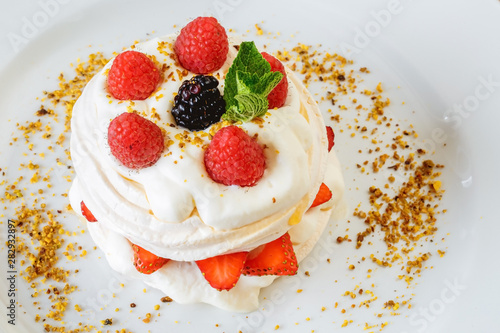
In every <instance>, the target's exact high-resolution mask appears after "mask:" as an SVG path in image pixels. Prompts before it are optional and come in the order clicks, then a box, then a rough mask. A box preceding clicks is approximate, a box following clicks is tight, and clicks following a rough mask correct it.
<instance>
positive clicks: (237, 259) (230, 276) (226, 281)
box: [196, 252, 247, 291]
mask: <svg viewBox="0 0 500 333" xmlns="http://www.w3.org/2000/svg"><path fill="white" fill-rule="evenodd" d="M246 257H247V252H238V253H231V254H223V255H220V256H216V257H212V258H208V259H204V260H198V261H196V265H198V268H199V269H200V271H201V273H202V274H203V276H204V277H205V279H206V280H207V281H208V283H210V285H211V286H212V287H213V288H215V289H217V290H219V291H220V290H229V289H231V288H233V287H234V286H235V285H236V282H238V280H239V278H240V275H241V272H242V270H243V266H244V264H245V259H246Z"/></svg>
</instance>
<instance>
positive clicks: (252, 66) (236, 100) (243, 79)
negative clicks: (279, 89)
mask: <svg viewBox="0 0 500 333" xmlns="http://www.w3.org/2000/svg"><path fill="white" fill-rule="evenodd" d="M282 77H283V74H281V73H280V72H271V65H270V64H269V63H268V62H267V60H266V59H264V57H262V55H261V54H260V52H259V50H258V49H257V47H256V46H255V44H254V42H242V43H241V45H240V49H239V51H238V54H237V55H236V58H235V59H234V61H233V64H232V65H231V67H230V68H229V71H228V72H227V74H226V79H225V84H224V100H225V101H226V113H225V114H224V116H223V119H225V120H232V121H249V120H252V119H253V118H255V117H260V116H262V115H264V114H265V113H266V112H267V108H268V102H267V95H269V93H270V92H271V90H273V89H274V87H276V85H277V84H278V83H279V82H280V81H281V79H282Z"/></svg>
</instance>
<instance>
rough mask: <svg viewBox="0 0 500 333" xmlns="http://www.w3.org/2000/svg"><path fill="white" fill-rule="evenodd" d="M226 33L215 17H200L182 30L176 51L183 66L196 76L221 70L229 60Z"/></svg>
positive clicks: (176, 43)
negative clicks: (227, 59)
mask: <svg viewBox="0 0 500 333" xmlns="http://www.w3.org/2000/svg"><path fill="white" fill-rule="evenodd" d="M228 50H229V42H228V40H227V35H226V31H225V30H224V27H222V26H221V25H220V24H219V22H217V20H216V19H215V18H213V17H198V18H196V19H194V20H193V21H191V22H189V23H188V24H187V25H186V26H185V27H184V28H182V30H181V33H180V35H179V37H177V39H176V40H175V45H174V51H175V54H176V55H177V58H178V59H179V62H180V63H181V65H182V66H183V67H184V68H185V69H187V70H190V71H191V72H194V73H196V74H207V73H211V72H215V71H216V70H218V69H220V68H221V67H222V65H223V64H224V62H225V61H226V58H227V52H228Z"/></svg>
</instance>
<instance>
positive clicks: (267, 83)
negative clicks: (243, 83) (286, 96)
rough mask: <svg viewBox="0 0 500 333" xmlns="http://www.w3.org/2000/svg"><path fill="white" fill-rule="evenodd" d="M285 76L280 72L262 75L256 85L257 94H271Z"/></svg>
mask: <svg viewBox="0 0 500 333" xmlns="http://www.w3.org/2000/svg"><path fill="white" fill-rule="evenodd" d="M282 78H283V74H281V73H280V72H271V71H270V72H269V73H266V74H264V75H263V76H262V77H260V80H259V83H258V84H257V85H256V86H255V87H254V92H255V93H256V94H261V95H265V96H266V97H267V95H269V93H270V92H271V90H273V89H274V87H276V86H277V85H278V83H280V81H281V79H282Z"/></svg>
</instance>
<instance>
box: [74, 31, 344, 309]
mask: <svg viewBox="0 0 500 333" xmlns="http://www.w3.org/2000/svg"><path fill="white" fill-rule="evenodd" d="M174 41H175V36H173V35H171V36H166V37H162V38H156V39H153V40H150V41H147V42H144V43H140V44H137V45H136V46H135V50H137V51H140V52H143V53H145V54H147V55H149V56H152V57H154V58H155V59H156V61H157V63H159V67H162V68H164V73H163V75H164V79H163V81H162V83H161V85H160V86H159V87H158V89H156V91H155V92H154V93H153V94H152V96H150V97H149V98H148V99H146V100H144V101H119V100H116V99H114V98H113V97H111V95H109V93H108V92H107V87H106V85H107V84H106V79H107V71H108V70H109V68H110V66H111V65H112V61H110V62H109V63H108V64H107V65H106V66H105V68H104V69H103V70H102V71H101V72H100V73H98V74H97V75H95V76H94V78H93V79H92V80H91V81H90V82H89V83H88V85H87V87H86V88H85V90H84V92H83V94H82V96H81V97H80V98H79V100H78V101H77V103H76V104H75V106H74V108H73V117H72V123H71V128H72V136H71V147H70V148H71V157H72V160H73V163H74V168H75V171H76V175H77V177H76V178H75V180H74V182H73V185H72V188H71V190H70V193H69V197H70V202H71V205H72V207H73V208H74V210H75V211H76V212H77V213H78V214H80V208H79V207H80V202H81V201H84V202H85V204H86V206H87V207H88V208H89V209H90V211H91V212H92V213H93V215H94V216H95V217H96V219H97V220H98V221H99V222H98V223H89V224H88V227H89V230H90V232H91V235H92V238H93V239H94V241H95V242H96V244H97V245H98V246H99V247H100V248H101V249H102V250H103V251H104V252H105V254H106V258H107V259H108V261H109V263H110V265H111V266H112V268H113V269H115V270H117V271H119V272H121V273H123V274H126V275H127V276H135V277H138V278H140V279H142V280H144V281H145V282H146V283H148V284H150V285H152V286H154V287H157V288H158V289H161V290H162V291H164V292H165V293H166V294H168V295H169V296H170V297H172V298H173V299H174V300H176V301H177V302H180V303H192V302H207V303H210V304H213V305H216V306H218V307H221V308H225V309H228V310H233V311H250V310H252V309H254V308H255V307H256V306H257V304H258V294H259V290H260V288H262V287H265V286H267V285H269V284H271V283H272V281H273V280H274V278H275V277H273V276H268V277H249V276H242V277H241V278H240V281H239V282H238V283H237V285H236V286H235V287H234V288H233V289H231V290H230V291H229V292H219V291H217V290H215V289H213V288H211V287H210V286H209V285H208V283H207V282H206V280H205V279H204V278H203V276H202V275H201V273H200V272H199V270H198V268H197V266H196V264H195V263H194V261H195V260H201V259H205V258H208V257H212V256H216V255H219V254H223V253H230V252H240V251H250V250H252V249H254V248H256V247H257V246H259V245H261V244H265V243H268V242H270V241H272V240H274V239H276V238H278V237H279V236H281V235H282V234H284V233H285V232H287V231H289V232H290V235H291V238H292V242H293V243H294V249H295V250H296V254H297V257H298V259H299V260H301V259H302V258H303V257H304V256H305V255H306V254H307V253H308V252H309V251H310V250H311V248H312V246H313V245H314V244H315V242H316V241H317V239H318V238H319V236H320V235H321V232H322V231H323V229H324V227H325V226H326V224H327V222H328V220H329V218H330V215H331V213H332V211H333V209H334V208H335V209H336V210H338V209H339V207H340V206H342V205H343V204H342V195H343V189H344V184H343V179H342V174H341V172H340V164H339V162H338V160H337V158H336V156H335V153H334V151H333V150H332V151H331V152H330V153H328V152H327V149H326V147H327V145H328V140H327V136H326V131H325V130H324V128H325V125H324V123H323V119H322V115H321V112H320V110H319V108H318V106H317V104H316V103H315V102H314V100H313V99H312V97H311V95H310V93H309V92H308V91H307V89H306V88H305V87H304V86H303V84H302V83H301V82H300V81H299V80H298V79H297V78H296V76H295V75H294V74H293V72H291V71H289V70H287V77H288V80H289V89H288V96H287V100H286V103H285V105H284V106H283V107H281V108H279V109H274V110H269V111H268V113H267V114H266V115H265V116H264V117H263V118H262V119H263V121H262V122H258V121H251V122H247V123H243V124H238V126H240V127H241V128H243V129H244V130H245V131H246V132H247V133H248V134H249V135H250V136H254V135H257V137H258V142H259V144H261V145H265V147H266V148H265V150H264V152H265V156H266V170H265V173H264V175H263V177H262V178H261V179H260V180H259V182H258V183H257V184H256V185H255V186H253V187H238V186H225V185H221V184H217V183H215V182H214V181H212V180H211V179H210V177H209V176H208V174H207V172H206V170H205V167H204V164H203V154H204V145H207V144H208V143H209V142H210V139H209V138H210V134H211V132H210V131H211V129H210V128H208V129H206V130H204V131H199V132H195V133H193V132H190V131H188V130H186V129H184V128H182V127H177V126H174V125H175V120H174V119H173V117H172V115H171V114H170V110H171V109H172V106H173V99H174V96H175V94H176V93H177V91H178V89H179V87H180V85H181V83H182V81H183V80H186V79H189V78H190V77H192V76H193V75H194V74H192V73H189V72H187V71H185V70H183V69H182V68H180V67H179V65H178V64H176V62H175V60H173V58H175V57H173V58H172V57H170V53H172V52H173V51H172V49H171V46H172V45H173V43H174ZM231 44H232V41H231V40H230V45H231ZM236 54H237V51H236V48H233V47H230V50H229V53H228V57H227V60H226V62H225V64H224V65H223V66H222V68H221V69H220V70H219V71H217V72H216V73H213V75H214V76H216V77H217V78H218V80H219V88H220V89H221V90H222V89H223V86H224V79H223V78H224V75H225V73H227V70H228V69H229V67H230V66H231V64H232V62H233V60H234V58H235V57H236ZM130 111H135V112H138V113H139V114H141V115H142V116H144V117H145V118H147V119H150V120H151V121H153V122H155V123H156V124H157V125H158V126H160V128H162V129H163V130H164V131H165V134H166V136H167V142H168V144H167V146H168V148H167V149H166V150H165V151H164V153H163V155H162V157H161V158H160V159H159V161H158V162H157V163H156V164H155V165H153V166H151V167H148V168H144V169H141V170H131V169H128V168H126V167H124V166H122V165H120V163H119V161H117V160H116V159H115V158H114V157H113V155H112V154H111V152H110V150H109V146H108V144H107V130H108V126H109V123H110V121H111V120H112V119H113V118H115V117H116V116H118V115H120V114H121V113H123V112H130ZM213 126H216V125H213ZM322 182H325V183H326V184H327V185H328V187H329V188H330V189H331V190H332V192H333V198H332V200H330V201H329V202H327V203H324V204H323V205H320V206H318V207H315V208H313V209H309V210H307V208H308V207H310V205H311V203H312V201H313V200H314V197H315V195H316V193H317V191H318V188H319V187H320V184H321V183H322ZM130 242H132V243H134V244H137V245H139V246H141V247H143V248H145V249H146V250H148V251H150V252H153V253H155V254H156V255H158V256H161V257H165V258H169V259H172V260H171V261H170V262H168V263H167V264H166V265H165V266H164V267H162V268H161V269H160V270H158V271H157V272H155V273H153V274H151V275H145V274H141V273H139V272H137V271H136V270H135V268H134V266H133V261H132V258H133V253H132V248H131V245H130Z"/></svg>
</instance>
